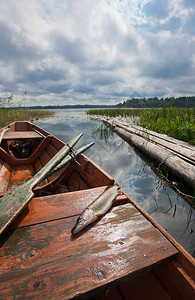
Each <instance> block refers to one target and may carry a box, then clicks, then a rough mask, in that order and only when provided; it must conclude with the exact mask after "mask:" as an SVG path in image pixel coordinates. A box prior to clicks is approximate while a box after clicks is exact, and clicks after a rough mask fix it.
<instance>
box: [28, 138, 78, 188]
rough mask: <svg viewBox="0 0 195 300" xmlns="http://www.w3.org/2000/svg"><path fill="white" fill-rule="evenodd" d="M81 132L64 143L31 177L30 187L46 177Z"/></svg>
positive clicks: (76, 140) (68, 150)
mask: <svg viewBox="0 0 195 300" xmlns="http://www.w3.org/2000/svg"><path fill="white" fill-rule="evenodd" d="M81 137H82V134H79V135H78V136H77V137H76V138H74V139H73V140H72V141H70V142H69V143H68V144H66V145H65V146H64V147H63V148H62V149H61V150H60V151H58V152H57V153H56V155H55V156H54V157H52V159H51V160H50V161H48V163H47V164H46V165H45V166H44V167H43V168H42V169H41V170H40V171H39V172H38V173H37V174H36V175H35V176H34V177H33V178H32V179H31V187H32V188H34V187H35V186H36V185H38V184H39V183H40V182H41V181H42V180H43V179H44V178H46V177H47V174H48V173H50V172H51V171H52V170H53V169H54V168H55V167H56V166H57V165H58V164H59V163H60V162H61V161H62V160H63V159H64V157H65V156H66V155H68V153H69V152H70V149H71V148H72V147H74V146H75V145H76V143H77V142H78V141H79V140H80V138H81Z"/></svg>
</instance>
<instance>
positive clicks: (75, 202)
mask: <svg viewBox="0 0 195 300" xmlns="http://www.w3.org/2000/svg"><path fill="white" fill-rule="evenodd" d="M106 187H107V186H103V187H98V188H93V189H87V190H81V191H77V192H69V193H64V194H57V195H55V196H54V195H49V196H44V198H43V197H38V198H33V199H32V200H31V201H30V203H29V204H28V206H27V207H26V208H25V209H24V210H23V211H22V212H21V214H20V215H19V216H18V218H17V219H16V220H15V221H14V222H13V223H12V224H11V226H10V228H9V229H16V228H20V227H24V226H30V225H35V224H39V223H44V222H48V221H51V220H58V219H61V218H67V217H71V216H78V215H80V214H81V213H82V211H83V210H84V209H85V208H86V207H87V206H88V205H89V204H91V203H92V202H93V201H94V200H95V199H96V198H97V197H98V196H100V195H101V194H102V193H103V191H104V190H105V189H106ZM126 202H127V198H126V196H118V197H117V200H116V202H115V203H114V205H118V204H121V203H126ZM129 213H130V215H131V216H133V215H138V214H140V213H139V211H138V210H137V209H136V208H135V207H134V206H133V205H131V209H130V207H129Z"/></svg>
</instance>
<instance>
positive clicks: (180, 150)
mask: <svg viewBox="0 0 195 300" xmlns="http://www.w3.org/2000/svg"><path fill="white" fill-rule="evenodd" d="M115 124H116V125H117V126H119V127H120V128H122V129H124V130H126V131H128V132H130V133H133V134H136V135H139V136H141V137H144V138H145V139H147V140H148V141H150V142H154V143H156V144H158V145H160V146H163V147H164V148H165V149H168V150H171V151H173V152H174V153H175V154H177V155H179V157H181V158H183V159H187V160H188V161H189V162H191V163H192V164H193V163H195V148H193V146H192V147H191V148H190V149H189V148H187V147H184V146H183V145H180V144H179V141H178V143H176V142H175V141H173V140H172V139H171V138H169V137H167V136H163V135H160V134H158V133H157V132H154V131H150V130H147V129H145V128H142V127H138V126H136V125H130V124H129V125H125V124H123V123H121V122H116V123H115ZM186 145H187V143H186Z"/></svg>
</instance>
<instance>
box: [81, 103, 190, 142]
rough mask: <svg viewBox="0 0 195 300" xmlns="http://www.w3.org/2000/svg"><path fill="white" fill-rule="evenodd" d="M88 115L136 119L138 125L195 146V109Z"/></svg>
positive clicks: (101, 111) (93, 112)
mask: <svg viewBox="0 0 195 300" xmlns="http://www.w3.org/2000/svg"><path fill="white" fill-rule="evenodd" d="M87 114H88V115H90V116H92V115H101V116H108V117H119V116H121V117H125V118H127V119H128V118H131V119H132V118H135V120H136V121H135V122H136V124H137V125H140V126H142V127H144V128H147V129H150V130H154V131H156V132H160V133H164V134H167V135H168V136H171V137H174V138H176V139H179V140H182V141H185V142H188V143H190V144H192V145H195V108H175V107H171V108H159V109H158V108H154V109H118V108H117V109H97V110H89V111H88V112H87Z"/></svg>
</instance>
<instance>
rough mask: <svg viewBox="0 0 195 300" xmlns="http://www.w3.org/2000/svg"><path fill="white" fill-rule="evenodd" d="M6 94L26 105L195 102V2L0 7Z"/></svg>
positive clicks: (3, 3) (83, 1) (80, 1)
mask: <svg viewBox="0 0 195 300" xmlns="http://www.w3.org/2000/svg"><path fill="white" fill-rule="evenodd" d="M6 92H7V93H8V94H10V93H12V94H13V95H14V98H15V101H16V99H23V98H25V100H24V101H25V104H26V105H52V104H56V105H58V104H59V105H64V104H85V103H90V104H116V103H119V102H122V101H124V100H126V99H127V98H128V97H131V96H132V95H134V94H135V93H136V95H140V96H142V97H153V96H158V97H165V96H174V97H177V96H181V95H185V96H189V95H195V0H0V96H5V93H6ZM25 92H27V95H26V96H25V97H23V96H22V95H24V93H25Z"/></svg>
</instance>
